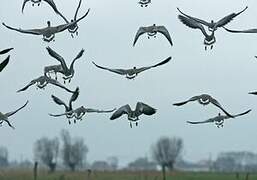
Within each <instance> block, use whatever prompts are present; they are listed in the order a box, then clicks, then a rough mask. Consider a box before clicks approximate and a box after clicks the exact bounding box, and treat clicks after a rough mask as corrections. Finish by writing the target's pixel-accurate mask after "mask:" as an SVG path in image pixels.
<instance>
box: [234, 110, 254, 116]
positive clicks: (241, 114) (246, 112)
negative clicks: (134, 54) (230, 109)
mask: <svg viewBox="0 0 257 180" xmlns="http://www.w3.org/2000/svg"><path fill="white" fill-rule="evenodd" d="M251 111H252V110H251V109H249V110H247V111H245V112H243V113H240V114H236V115H233V117H238V116H243V115H245V114H248V113H249V112H251Z"/></svg>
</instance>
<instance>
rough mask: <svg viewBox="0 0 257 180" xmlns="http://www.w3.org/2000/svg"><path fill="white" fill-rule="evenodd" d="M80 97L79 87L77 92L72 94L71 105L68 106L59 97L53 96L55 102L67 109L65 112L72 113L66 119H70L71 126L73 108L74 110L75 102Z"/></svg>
mask: <svg viewBox="0 0 257 180" xmlns="http://www.w3.org/2000/svg"><path fill="white" fill-rule="evenodd" d="M78 96H79V88H78V87H77V88H76V90H75V92H74V93H73V94H72V96H71V98H70V100H69V104H68V105H66V103H65V102H64V101H62V100H61V99H59V98H58V97H56V96H54V95H52V96H51V97H52V99H53V101H54V102H55V103H56V104H58V105H62V106H64V107H65V112H70V113H68V114H66V117H67V118H68V121H69V124H71V121H70V119H71V118H73V117H74V113H73V111H72V110H73V108H72V103H73V102H74V101H76V100H77V99H78Z"/></svg>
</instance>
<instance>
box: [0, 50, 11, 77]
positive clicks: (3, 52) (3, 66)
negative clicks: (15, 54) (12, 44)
mask: <svg viewBox="0 0 257 180" xmlns="http://www.w3.org/2000/svg"><path fill="white" fill-rule="evenodd" d="M11 50H13V48H8V49H4V50H2V51H0V55H2V54H6V53H8V52H9V51H11ZM9 60H10V55H9V56H7V58H6V59H5V60H4V61H3V62H1V63H0V72H2V70H3V69H4V68H5V67H6V66H7V64H8V63H9Z"/></svg>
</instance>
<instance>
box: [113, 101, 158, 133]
mask: <svg viewBox="0 0 257 180" xmlns="http://www.w3.org/2000/svg"><path fill="white" fill-rule="evenodd" d="M156 111H157V110H156V109H155V108H153V107H151V106H149V105H147V104H145V103H142V102H138V103H137V104H136V109H135V110H132V109H131V107H130V105H128V104H126V105H124V106H122V107H120V108H119V109H118V110H117V111H115V112H114V113H113V115H112V116H111V117H110V120H115V119H117V118H119V117H121V116H122V115H124V114H127V116H128V120H129V122H130V127H131V128H132V122H135V123H136V126H137V125H138V121H139V116H140V115H142V114H144V115H148V116H151V115H153V114H155V113H156Z"/></svg>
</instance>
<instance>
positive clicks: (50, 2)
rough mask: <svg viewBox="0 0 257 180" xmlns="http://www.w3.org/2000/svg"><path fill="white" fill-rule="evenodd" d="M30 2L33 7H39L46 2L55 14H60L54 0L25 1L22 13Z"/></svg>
mask: <svg viewBox="0 0 257 180" xmlns="http://www.w3.org/2000/svg"><path fill="white" fill-rule="evenodd" d="M29 1H30V2H32V6H34V5H35V4H37V5H38V6H39V5H40V3H41V2H42V1H45V2H46V3H47V4H49V5H50V6H51V7H52V8H53V10H54V12H56V13H57V14H59V11H58V9H57V7H56V5H55V3H54V1H53V0H24V1H23V4H22V8H21V11H22V13H23V11H24V8H25V5H26V4H27V2H29Z"/></svg>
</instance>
